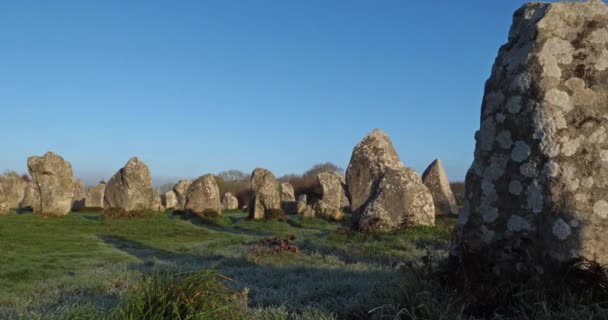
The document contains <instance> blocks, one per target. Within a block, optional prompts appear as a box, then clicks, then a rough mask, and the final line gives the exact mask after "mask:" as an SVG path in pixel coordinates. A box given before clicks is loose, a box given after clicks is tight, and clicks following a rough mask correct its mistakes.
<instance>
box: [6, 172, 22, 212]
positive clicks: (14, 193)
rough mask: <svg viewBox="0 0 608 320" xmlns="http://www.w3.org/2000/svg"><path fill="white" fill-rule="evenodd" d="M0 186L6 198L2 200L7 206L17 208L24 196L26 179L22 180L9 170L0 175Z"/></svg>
mask: <svg viewBox="0 0 608 320" xmlns="http://www.w3.org/2000/svg"><path fill="white" fill-rule="evenodd" d="M0 186H1V187H2V189H3V190H4V195H5V197H6V199H5V200H4V202H6V204H7V205H8V206H9V208H12V209H16V208H19V204H20V203H21V201H23V198H24V197H25V189H26V188H27V186H28V183H27V181H25V180H23V179H22V178H21V177H20V176H19V175H18V174H16V173H14V172H11V173H8V174H5V175H2V176H0Z"/></svg>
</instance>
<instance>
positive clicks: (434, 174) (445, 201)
mask: <svg viewBox="0 0 608 320" xmlns="http://www.w3.org/2000/svg"><path fill="white" fill-rule="evenodd" d="M422 182H423V183H424V185H425V186H426V187H427V188H428V189H429V191H430V192H431V195H432V196H433V201H434V203H435V213H436V214H438V215H445V214H458V205H457V204H456V198H454V193H452V187H450V181H449V180H448V176H447V174H446V173H445V169H443V164H442V163H441V160H439V159H435V161H433V162H432V163H431V164H430V165H429V166H428V167H427V168H426V170H424V173H422Z"/></svg>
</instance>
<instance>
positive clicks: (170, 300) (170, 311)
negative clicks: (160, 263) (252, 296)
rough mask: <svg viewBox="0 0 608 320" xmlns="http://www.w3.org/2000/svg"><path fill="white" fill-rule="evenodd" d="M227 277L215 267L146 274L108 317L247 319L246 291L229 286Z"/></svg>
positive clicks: (153, 319) (169, 319)
mask: <svg viewBox="0 0 608 320" xmlns="http://www.w3.org/2000/svg"><path fill="white" fill-rule="evenodd" d="M227 280H229V279H228V278H226V277H225V276H223V275H221V274H220V273H218V272H217V271H216V270H214V269H205V270H201V271H197V272H192V273H179V274H174V273H171V272H170V271H168V270H166V271H162V272H158V271H157V272H155V273H153V274H152V275H150V276H144V278H143V279H142V281H141V282H140V283H138V284H137V285H136V286H135V287H133V288H132V289H131V290H130V291H129V292H128V293H127V294H126V298H125V300H124V301H123V302H122V303H121V304H120V305H119V306H118V307H117V308H116V309H115V310H114V311H113V312H112V314H111V316H110V317H109V318H110V319H116V320H118V319H149V320H172V319H176V320H182V319H183V320H185V319H205V320H215V319H217V320H232V319H234V320H240V319H245V312H246V306H247V291H246V290H245V291H244V292H237V291H235V290H233V289H230V288H229V287H228V286H227V285H226V284H225V282H226V281H227Z"/></svg>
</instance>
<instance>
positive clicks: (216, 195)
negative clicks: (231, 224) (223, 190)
mask: <svg viewBox="0 0 608 320" xmlns="http://www.w3.org/2000/svg"><path fill="white" fill-rule="evenodd" d="M185 210H186V212H189V213H193V214H196V215H200V216H204V215H210V214H211V215H221V214H222V204H221V202H220V188H219V187H218V186H217V182H216V181H215V178H214V177H213V175H212V174H206V175H204V176H200V177H199V178H198V179H196V180H194V181H193V182H192V184H191V185H190V187H189V188H188V193H187V196H186V207H185Z"/></svg>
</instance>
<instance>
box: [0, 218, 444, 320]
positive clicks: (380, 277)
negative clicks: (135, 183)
mask: <svg viewBox="0 0 608 320" xmlns="http://www.w3.org/2000/svg"><path fill="white" fill-rule="evenodd" d="M344 223H347V222H343V223H342V224H340V223H331V222H327V221H325V220H320V219H302V218H301V217H298V216H291V217H289V219H288V220H287V221H283V222H280V221H262V222H257V221H250V220H247V219H246V214H245V213H243V212H229V213H225V214H224V216H223V217H220V218H216V219H213V220H201V219H198V218H188V219H187V218H184V217H181V216H176V215H172V214H169V213H167V214H162V215H158V216H156V217H150V218H141V219H128V220H126V219H125V220H123V219H104V217H103V216H102V215H101V214H99V213H94V212H90V213H89V212H80V213H72V214H70V215H68V216H66V217H61V218H44V217H38V216H34V215H32V214H30V213H25V214H15V215H10V216H5V217H0V252H1V253H2V254H0V288H1V289H2V290H0V318H6V317H14V318H35V317H41V318H55V317H68V318H71V316H69V315H73V314H74V312H77V313H78V312H81V311H82V310H89V311H87V312H93V311H94V312H99V313H100V314H103V313H105V312H109V311H110V310H111V309H112V308H114V307H115V306H116V305H117V304H118V303H119V301H120V300H121V298H123V296H124V293H125V292H126V291H128V290H129V288H131V287H133V286H134V285H135V286H136V284H137V283H139V282H140V281H141V279H142V274H150V273H153V272H155V271H158V270H165V271H166V270H170V272H187V271H193V270H201V269H207V268H214V269H216V270H217V271H219V272H220V273H221V274H223V275H225V276H226V277H228V278H229V279H230V280H229V281H228V282H227V283H228V286H230V287H231V288H233V289H235V290H238V291H240V292H242V291H243V290H245V291H246V292H247V296H248V299H247V303H248V306H249V309H250V312H252V314H256V315H257V316H260V317H261V318H272V317H275V318H276V317H278V318H281V317H283V316H286V315H287V314H290V313H291V314H293V315H294V316H295V315H300V316H302V315H311V316H312V317H313V318H323V317H326V318H328V319H331V318H334V317H337V316H339V315H340V314H341V313H343V312H344V310H345V308H348V307H349V306H354V307H356V306H367V305H369V303H370V301H372V300H373V299H374V296H375V295H377V292H378V290H379V289H382V288H386V286H387V285H395V284H399V283H403V282H407V281H408V279H409V278H411V277H412V274H410V273H408V272H403V271H402V270H403V269H404V266H406V265H408V264H410V263H415V264H419V263H420V261H421V257H423V256H425V255H427V254H428V253H429V252H432V253H433V254H434V255H436V256H444V255H445V254H446V251H445V250H446V247H447V243H448V239H449V235H450V230H451V227H452V225H453V223H454V221H453V219H450V218H446V219H441V220H439V223H438V226H437V227H434V228H428V227H426V228H425V227H421V228H413V229H410V230H408V231H403V232H399V233H394V234H388V235H362V234H359V233H355V232H351V231H348V229H347V228H344V227H343V224H344ZM287 235H293V236H295V240H293V241H292V243H293V244H294V245H295V246H297V248H298V249H299V252H296V253H293V252H278V253H272V252H266V251H265V249H264V248H263V247H260V245H259V243H260V241H261V240H262V239H264V238H268V237H274V236H280V237H285V236H287ZM75 310H76V311H75ZM91 310H92V311H91ZM271 314H272V315H271ZM264 315H265V316H264ZM278 315H281V316H278ZM252 317H253V315H252Z"/></svg>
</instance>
